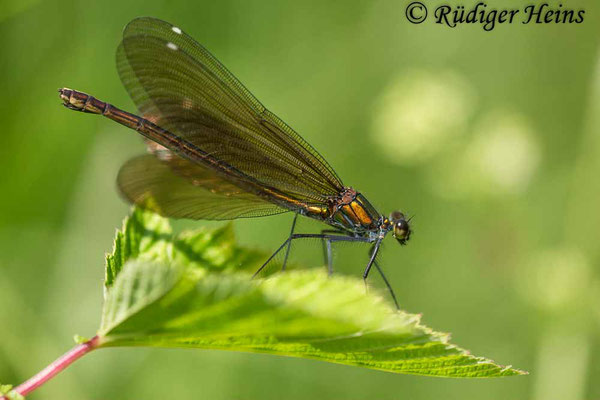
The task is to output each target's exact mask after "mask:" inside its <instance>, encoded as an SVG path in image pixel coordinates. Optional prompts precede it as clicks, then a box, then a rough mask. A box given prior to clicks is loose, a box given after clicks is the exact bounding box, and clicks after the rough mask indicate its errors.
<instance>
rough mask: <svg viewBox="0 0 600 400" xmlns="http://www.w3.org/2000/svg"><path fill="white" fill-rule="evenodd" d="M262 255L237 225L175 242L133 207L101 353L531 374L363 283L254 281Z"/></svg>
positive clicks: (164, 226)
mask: <svg viewBox="0 0 600 400" xmlns="http://www.w3.org/2000/svg"><path fill="white" fill-rule="evenodd" d="M265 256H266V255H264V254H262V253H260V252H256V251H251V250H248V249H244V248H241V247H239V246H236V245H235V240H234V235H233V229H232V227H231V225H226V226H224V227H222V228H219V229H215V230H206V229H200V230H197V231H187V232H184V233H182V234H180V235H178V236H173V234H172V231H171V228H170V226H169V223H168V221H167V220H166V219H164V218H161V217H159V216H156V215H154V214H150V213H147V212H144V211H141V210H137V209H136V210H134V211H133V212H132V214H131V216H130V217H129V218H128V219H126V220H125V222H124V224H123V230H122V231H119V232H117V238H116V239H115V245H114V250H113V253H112V254H110V255H108V256H107V266H106V292H105V303H104V309H103V316H102V323H101V326H100V330H99V331H98V335H99V337H100V339H99V343H100V346H101V347H114V346H154V347H189V348H202V349H223V350H236V351H246V352H261V353H271V354H278V355H285V356H294V357H304V358H311V359H317V360H323V361H329V362H334V363H340V364H346V365H355V366H362V367H367V368H372V369H378V370H383V371H389V372H398V373H410V374H420V375H433V376H448V377H494V376H509V375H521V374H524V373H525V372H523V371H520V370H517V369H514V368H511V367H502V366H500V365H497V364H495V363H494V362H493V361H491V360H488V359H485V358H480V357H475V356H472V355H470V354H469V353H468V352H467V351H465V350H463V349H461V348H459V347H456V346H454V345H452V344H450V343H449V336H448V335H446V334H443V333H437V332H434V331H432V330H431V329H429V328H427V327H425V326H423V325H421V324H420V322H419V319H420V317H419V316H417V315H413V314H409V313H405V312H398V311H396V310H395V309H393V308H392V307H391V306H390V305H389V304H387V303H386V302H384V301H383V300H382V298H381V297H380V296H378V295H377V294H376V293H371V294H368V293H366V291H365V287H364V285H363V282H362V280H360V279H356V278H352V277H342V276H334V277H327V276H326V275H325V274H324V273H323V272H319V271H315V270H312V271H295V272H286V273H282V274H276V275H273V276H271V277H269V278H267V279H260V280H251V279H250V274H249V272H254V271H255V270H256V269H257V268H258V267H259V266H260V264H261V262H262V261H263V260H264V259H265Z"/></svg>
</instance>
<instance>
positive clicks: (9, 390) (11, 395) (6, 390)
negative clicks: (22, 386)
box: [0, 384, 25, 400]
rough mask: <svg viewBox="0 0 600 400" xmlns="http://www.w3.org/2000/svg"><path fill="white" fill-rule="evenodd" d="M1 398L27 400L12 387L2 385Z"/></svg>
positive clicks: (0, 388) (0, 386)
mask: <svg viewBox="0 0 600 400" xmlns="http://www.w3.org/2000/svg"><path fill="white" fill-rule="evenodd" d="M0 396H5V397H6V398H7V399H8V400H25V397H23V395H21V394H20V393H18V392H16V391H14V390H13V387H12V385H2V384H0Z"/></svg>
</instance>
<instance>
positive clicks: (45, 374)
mask: <svg viewBox="0 0 600 400" xmlns="http://www.w3.org/2000/svg"><path fill="white" fill-rule="evenodd" d="M99 344H100V338H99V337H98V336H94V337H93V338H92V339H90V340H88V341H87V342H84V343H81V344H78V345H77V346H75V347H73V348H72V349H71V350H69V351H68V352H67V353H65V354H64V355H63V356H61V357H60V358H58V359H57V360H56V361H54V362H53V363H51V364H50V365H48V366H47V367H46V368H44V369H43V370H41V371H40V372H38V373H37V374H36V375H35V376H33V377H32V378H30V379H28V380H27V381H25V382H23V383H22V384H20V385H19V386H17V387H16V388H14V389H13V390H14V391H15V392H17V393H19V394H20V395H22V396H26V395H28V394H29V393H31V392H33V391H34V390H35V389H37V388H38V387H40V386H42V385H43V384H44V383H46V382H47V381H49V380H50V379H52V378H54V377H55V376H56V375H57V374H58V373H59V372H61V371H62V370H64V369H65V368H67V367H68V366H69V365H71V364H73V363H74V362H75V361H77V360H78V359H80V358H81V357H83V356H84V355H85V354H87V353H89V352H90V351H92V350H94V349H96V348H97V347H98V345H99ZM0 400H8V398H7V397H6V396H1V397H0Z"/></svg>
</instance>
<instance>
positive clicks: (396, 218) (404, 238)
mask: <svg viewBox="0 0 600 400" xmlns="http://www.w3.org/2000/svg"><path fill="white" fill-rule="evenodd" d="M390 221H391V222H392V228H393V230H394V237H395V238H396V240H398V242H399V243H400V244H401V245H405V244H406V242H408V239H410V234H411V230H410V225H409V222H410V218H409V219H406V217H405V216H404V214H403V213H401V212H400V211H394V212H392V213H391V214H390Z"/></svg>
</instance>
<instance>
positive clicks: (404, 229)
mask: <svg viewBox="0 0 600 400" xmlns="http://www.w3.org/2000/svg"><path fill="white" fill-rule="evenodd" d="M394 236H395V237H396V239H399V240H405V239H406V238H407V236H408V223H407V222H406V221H405V220H403V219H401V220H399V221H396V223H395V224H394Z"/></svg>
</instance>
